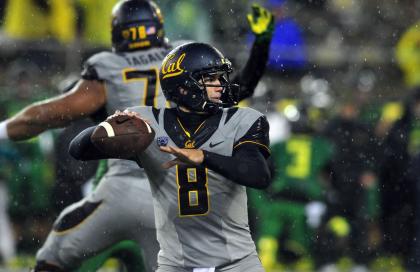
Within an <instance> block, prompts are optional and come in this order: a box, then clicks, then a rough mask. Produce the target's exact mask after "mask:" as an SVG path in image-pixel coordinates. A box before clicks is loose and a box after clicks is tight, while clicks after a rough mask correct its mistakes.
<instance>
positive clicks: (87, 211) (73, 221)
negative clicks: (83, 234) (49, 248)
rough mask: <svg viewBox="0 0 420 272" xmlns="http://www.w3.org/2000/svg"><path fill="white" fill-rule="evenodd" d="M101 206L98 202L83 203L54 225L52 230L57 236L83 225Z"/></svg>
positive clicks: (100, 202)
mask: <svg viewBox="0 0 420 272" xmlns="http://www.w3.org/2000/svg"><path fill="white" fill-rule="evenodd" d="M101 204H102V201H99V202H88V201H87V202H85V203H83V205H82V206H80V207H77V208H76V209H75V210H73V211H71V212H69V213H68V214H66V215H65V216H63V218H61V219H60V220H59V221H57V222H55V223H54V226H53V230H54V231H55V232H56V233H57V234H64V233H66V232H68V231H71V230H72V229H74V228H76V227H77V226H80V225H81V224H83V222H85V221H86V219H87V218H88V217H89V216H91V215H92V214H93V213H94V212H95V211H96V210H97V209H98V208H99V206H100V205H101Z"/></svg>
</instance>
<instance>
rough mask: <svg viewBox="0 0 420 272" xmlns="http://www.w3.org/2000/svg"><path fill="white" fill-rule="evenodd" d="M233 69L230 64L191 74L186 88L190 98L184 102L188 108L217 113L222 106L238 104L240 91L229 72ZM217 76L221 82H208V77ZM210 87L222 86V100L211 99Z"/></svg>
mask: <svg viewBox="0 0 420 272" xmlns="http://www.w3.org/2000/svg"><path fill="white" fill-rule="evenodd" d="M231 71H232V68H231V67H230V65H222V66H219V67H213V68H210V69H205V70H202V71H198V72H195V73H192V74H190V75H189V77H190V81H189V82H188V83H189V84H187V86H186V88H187V91H188V92H190V94H189V95H188V97H189V98H188V100H189V101H185V102H186V103H182V104H184V105H185V106H186V107H187V108H189V109H191V110H194V111H196V112H206V113H215V112H217V111H219V110H220V109H222V108H227V107H231V106H234V105H237V104H238V103H237V96H236V94H237V93H238V91H239V86H238V85H237V84H232V83H231V82H230V79H229V74H230V72H231ZM214 77H216V78H217V79H218V80H219V81H220V84H217V85H216V84H209V83H206V81H208V80H207V79H208V78H214ZM208 87H221V88H222V91H221V97H220V102H215V101H211V100H210V98H209V97H208V94H207V88H208Z"/></svg>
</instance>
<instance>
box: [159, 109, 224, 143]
mask: <svg viewBox="0 0 420 272" xmlns="http://www.w3.org/2000/svg"><path fill="white" fill-rule="evenodd" d="M176 111H177V109H175V108H172V109H165V112H164V116H163V121H164V128H165V131H166V133H167V134H168V136H169V137H170V138H171V139H172V141H173V142H174V143H175V144H176V145H177V146H178V147H179V148H199V147H200V146H202V145H203V144H204V143H205V142H207V140H208V139H210V137H211V136H212V135H213V134H214V133H215V132H216V130H217V129H218V127H219V124H220V121H221V119H222V116H223V111H220V112H219V113H216V114H214V115H211V116H210V117H209V118H207V119H206V120H205V122H204V123H203V124H202V125H201V126H200V129H198V130H196V132H195V133H193V134H192V135H191V134H190V136H188V135H187V134H186V133H185V131H184V129H183V128H182V126H181V124H180V122H178V120H177V118H178V115H177V113H176Z"/></svg>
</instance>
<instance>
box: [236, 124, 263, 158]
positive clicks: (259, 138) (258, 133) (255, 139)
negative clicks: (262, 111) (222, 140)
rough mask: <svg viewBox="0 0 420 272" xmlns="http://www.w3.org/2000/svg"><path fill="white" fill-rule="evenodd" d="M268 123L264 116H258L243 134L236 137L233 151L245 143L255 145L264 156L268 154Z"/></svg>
mask: <svg viewBox="0 0 420 272" xmlns="http://www.w3.org/2000/svg"><path fill="white" fill-rule="evenodd" d="M269 130H270V125H269V124H268V121H267V118H266V117H265V116H261V117H259V118H258V119H257V120H256V121H255V122H254V124H253V125H252V126H251V127H250V128H249V129H248V131H247V132H246V133H245V135H244V136H242V137H241V138H240V139H238V140H237V141H236V142H235V143H234V145H233V151H234V152H236V151H237V150H238V149H239V148H241V147H243V146H246V145H256V146H258V148H259V150H260V151H261V152H262V154H263V155H264V157H265V158H268V157H269V156H270V147H269V146H270V138H269Z"/></svg>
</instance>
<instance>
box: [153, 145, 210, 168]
mask: <svg viewBox="0 0 420 272" xmlns="http://www.w3.org/2000/svg"><path fill="white" fill-rule="evenodd" d="M160 150H161V151H163V152H166V153H169V154H172V155H175V156H176V158H175V159H173V160H171V161H167V162H165V163H163V164H162V167H163V168H165V169H168V168H171V167H172V166H174V165H177V164H180V165H186V164H193V165H199V164H201V163H202V162H203V161H204V153H203V150H201V149H185V148H178V147H175V146H161V147H160Z"/></svg>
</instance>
